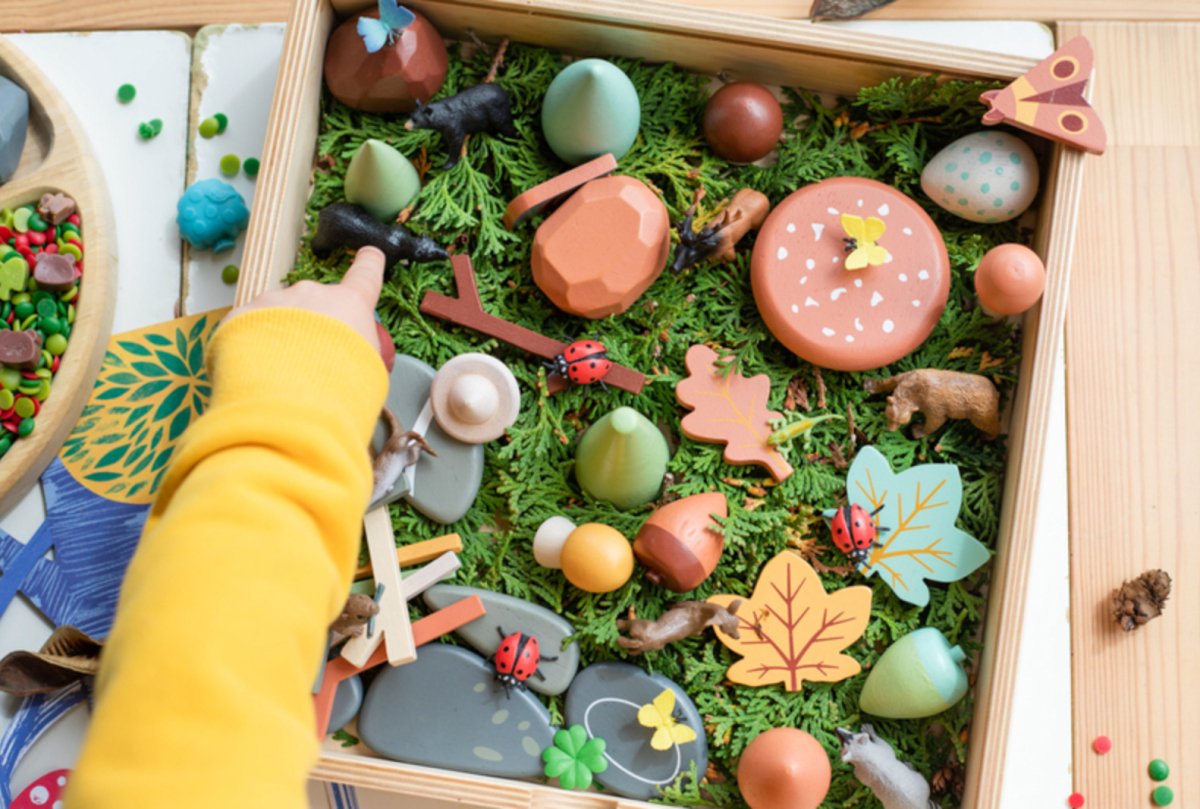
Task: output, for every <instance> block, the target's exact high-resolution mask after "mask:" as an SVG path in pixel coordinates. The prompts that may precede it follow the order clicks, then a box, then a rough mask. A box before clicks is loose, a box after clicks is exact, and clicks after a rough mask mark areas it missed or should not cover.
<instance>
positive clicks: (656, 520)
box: [633, 492, 729, 593]
mask: <svg viewBox="0 0 1200 809" xmlns="http://www.w3.org/2000/svg"><path fill="white" fill-rule="evenodd" d="M713 514H716V515H719V516H721V517H727V516H729V507H728V504H727V503H726V502H725V495H723V494H721V493H719V492H706V493H704V494H693V495H692V496H691V497H684V498H683V499H681V500H676V501H675V502H674V503H669V504H667V505H665V506H663V507H662V508H660V509H658V510H657V511H655V512H654V513H653V514H651V515H650V519H648V520H646V522H645V523H644V524H643V525H642V528H641V530H640V531H638V533H637V537H636V538H635V539H634V541H633V552H634V554H635V555H636V556H637V558H638V561H639V562H641V563H642V565H644V566H645V567H646V568H647V571H646V578H647V579H649V580H650V581H651V582H652V583H654V584H658V585H661V586H663V587H666V588H667V589H668V590H673V591H674V592H676V593H686V592H687V591H688V590H694V589H696V588H697V587H699V586H700V584H701V583H702V582H703V581H704V580H705V579H707V578H708V577H709V576H710V575H711V574H712V572H713V570H714V569H715V568H716V566H717V562H718V561H720V559H721V551H722V550H724V548H725V538H724V537H723V536H722V535H721V534H720V533H719V531H720V526H718V525H717V524H716V523H715V522H714V521H713V519H712V516H711V515H713Z"/></svg>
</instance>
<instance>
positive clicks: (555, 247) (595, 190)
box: [532, 176, 671, 320]
mask: <svg viewBox="0 0 1200 809" xmlns="http://www.w3.org/2000/svg"><path fill="white" fill-rule="evenodd" d="M670 232H671V229H670V219H669V215H668V214H667V208H666V206H665V205H663V203H662V200H660V199H659V198H658V195H657V194H655V193H654V192H653V191H651V190H650V188H649V186H647V185H646V184H645V183H643V182H641V181H640V180H636V179H634V178H632V177H624V176H621V177H604V178H602V179H599V180H593V181H591V182H589V183H587V184H586V185H584V186H583V187H582V188H580V189H579V190H578V191H576V192H575V194H574V195H572V196H571V197H570V198H569V199H568V200H567V201H566V202H565V203H564V204H563V205H562V207H561V208H559V209H558V210H557V211H555V212H554V213H553V214H552V215H551V216H550V217H549V218H548V219H547V220H546V221H545V222H543V223H542V226H541V227H539V228H538V231H537V234H536V235H535V236H534V239H533V256H532V264H533V280H534V282H536V283H537V285H538V286H539V287H540V288H541V290H542V292H544V293H546V297H548V298H549V299H550V300H551V301H553V302H554V305H555V306H557V307H558V308H559V309H562V310H563V311H564V312H570V313H571V314H574V315H579V316H581V317H586V318H591V319H593V320H594V319H596V318H601V317H607V316H608V315H613V314H618V313H620V312H624V311H625V310H626V309H628V308H629V307H630V306H632V305H633V302H634V301H636V300H637V299H638V298H639V297H641V295H642V293H643V292H645V291H646V289H647V288H649V286H650V285H651V284H653V283H654V279H656V278H658V276H659V274H660V273H662V271H663V268H664V267H666V264H667V253H668V252H669V251H670V247H671V237H670Z"/></svg>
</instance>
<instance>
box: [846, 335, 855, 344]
mask: <svg viewBox="0 0 1200 809" xmlns="http://www.w3.org/2000/svg"><path fill="white" fill-rule="evenodd" d="M846 342H847V343H853V342H854V335H853V334H847V335H846Z"/></svg>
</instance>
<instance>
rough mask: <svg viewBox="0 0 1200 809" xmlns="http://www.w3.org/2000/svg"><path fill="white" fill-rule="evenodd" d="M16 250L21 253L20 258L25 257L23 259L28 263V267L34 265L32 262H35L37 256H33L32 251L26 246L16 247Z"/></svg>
mask: <svg viewBox="0 0 1200 809" xmlns="http://www.w3.org/2000/svg"><path fill="white" fill-rule="evenodd" d="M17 252H18V253H20V254H21V258H23V259H25V261H26V262H27V263H28V264H29V266H30V267H32V266H33V265H34V263H35V262H37V256H35V255H34V254H33V251H32V250H30V249H29V248H28V247H18V248H17Z"/></svg>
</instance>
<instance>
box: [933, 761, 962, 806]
mask: <svg viewBox="0 0 1200 809" xmlns="http://www.w3.org/2000/svg"><path fill="white" fill-rule="evenodd" d="M963 776H964V774H963V768H962V765H961V764H957V763H955V764H950V765H948V766H946V767H942V768H941V769H940V770H938V771H937V772H935V773H934V774H933V777H932V778H930V779H929V786H930V787H931V788H932V789H933V794H935V795H953V796H954V799H955V800H959V801H961V800H962V796H963V787H964V786H966V783H965V778H964V777H963Z"/></svg>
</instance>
